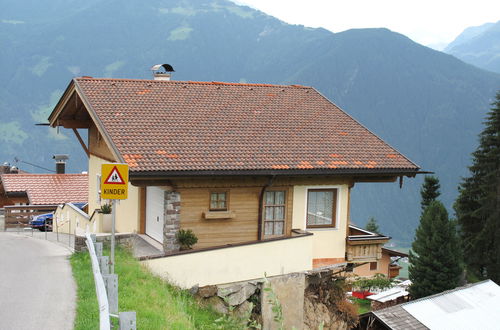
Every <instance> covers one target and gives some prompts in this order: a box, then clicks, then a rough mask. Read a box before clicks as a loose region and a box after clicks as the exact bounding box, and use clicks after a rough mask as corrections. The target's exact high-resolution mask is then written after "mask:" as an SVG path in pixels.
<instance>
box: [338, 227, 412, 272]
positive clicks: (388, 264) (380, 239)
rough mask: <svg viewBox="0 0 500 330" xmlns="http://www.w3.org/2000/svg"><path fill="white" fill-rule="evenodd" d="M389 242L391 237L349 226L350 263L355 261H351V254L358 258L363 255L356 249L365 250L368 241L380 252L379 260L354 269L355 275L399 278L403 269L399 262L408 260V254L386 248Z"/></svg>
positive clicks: (348, 258) (348, 250)
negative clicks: (358, 243) (380, 275)
mask: <svg viewBox="0 0 500 330" xmlns="http://www.w3.org/2000/svg"><path fill="white" fill-rule="evenodd" d="M389 240H390V237H388V236H384V235H382V234H377V233H373V232H371V231H368V230H366V229H363V228H360V227H356V226H354V225H349V236H348V237H347V260H348V261H350V260H353V259H355V258H353V257H351V259H350V254H352V255H357V256H359V255H360V254H361V253H360V252H359V251H356V249H358V250H359V249H365V246H366V244H364V243H365V242H366V241H371V242H372V244H371V246H372V248H376V249H377V252H378V255H377V260H374V261H370V262H363V263H362V264H360V265H359V266H356V267H355V268H354V270H353V271H354V273H355V274H356V275H359V276H363V277H370V276H373V275H375V274H383V275H385V276H387V277H388V278H394V277H397V276H398V275H399V270H400V269H401V268H402V267H401V266H399V265H398V264H397V261H398V260H399V259H401V258H407V257H408V254H406V253H404V252H399V251H395V250H391V249H388V248H384V247H383V245H384V244H386V243H387V242H389ZM357 242H361V244H360V245H356V243H357ZM358 262H359V261H358Z"/></svg>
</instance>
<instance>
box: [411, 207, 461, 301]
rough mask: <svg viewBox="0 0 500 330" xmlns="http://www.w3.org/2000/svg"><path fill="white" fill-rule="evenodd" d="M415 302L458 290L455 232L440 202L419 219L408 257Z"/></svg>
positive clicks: (457, 252)
mask: <svg viewBox="0 0 500 330" xmlns="http://www.w3.org/2000/svg"><path fill="white" fill-rule="evenodd" d="M409 262H410V266H409V277H410V280H411V281H412V282H413V283H412V285H411V287H410V294H411V296H412V298H414V299H418V298H422V297H426V296H429V295H431V294H436V293H440V292H443V291H445V290H449V289H453V288H455V287H457V286H458V284H459V281H460V275H461V273H462V271H461V268H460V254H459V250H458V240H457V235H456V228H455V225H454V223H453V222H452V221H450V220H449V219H448V212H447V211H446V208H445V207H444V205H443V204H442V203H441V202H440V201H432V202H430V204H429V206H427V207H426V208H425V210H424V213H423V214H422V216H421V218H420V225H419V226H418V228H417V231H416V234H415V241H414V242H413V244H412V250H411V251H410V254H409Z"/></svg>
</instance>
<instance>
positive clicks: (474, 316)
mask: <svg viewBox="0 0 500 330" xmlns="http://www.w3.org/2000/svg"><path fill="white" fill-rule="evenodd" d="M401 307H402V308H404V309H405V310H406V311H407V312H408V313H410V314H411V315H412V316H413V317H415V318H416V319H417V320H419V321H420V322H421V323H422V324H424V325H425V326H427V327H428V328H430V329H454V330H455V329H500V323H499V321H498V315H499V313H500V286H498V285H496V284H495V283H494V282H493V281H491V280H487V281H483V282H479V283H476V284H472V285H469V286H466V287H461V288H458V289H455V290H451V291H447V292H444V293H442V294H439V295H434V296H430V297H428V298H423V299H419V300H416V301H414V302H409V303H406V304H404V305H401Z"/></svg>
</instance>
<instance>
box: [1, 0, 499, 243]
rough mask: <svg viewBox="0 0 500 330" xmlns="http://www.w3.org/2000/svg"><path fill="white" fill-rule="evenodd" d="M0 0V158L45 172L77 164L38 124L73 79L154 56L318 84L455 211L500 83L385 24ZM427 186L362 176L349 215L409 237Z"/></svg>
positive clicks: (145, 68) (180, 71)
mask: <svg viewBox="0 0 500 330" xmlns="http://www.w3.org/2000/svg"><path fill="white" fill-rule="evenodd" d="M3 7H4V8H3V12H2V14H1V15H2V16H1V22H2V23H0V24H1V25H0V26H1V29H0V42H1V44H2V45H6V47H3V51H2V52H1V53H0V60H1V61H0V70H1V71H2V72H3V77H4V79H2V80H0V113H1V114H2V116H3V118H6V119H4V120H2V122H1V123H0V143H1V145H2V148H1V150H0V160H1V161H4V160H8V161H11V162H12V159H13V158H14V157H15V156H17V157H19V158H20V159H23V160H27V161H30V162H33V163H36V164H40V165H43V166H45V167H50V168H52V166H53V165H52V159H51V156H52V154H54V153H69V154H70V155H71V160H70V163H69V168H70V170H73V171H76V170H78V171H80V170H84V169H85V167H86V163H85V158H84V154H83V151H81V148H80V146H79V145H78V142H77V141H76V139H75V138H74V137H73V136H72V134H70V133H71V132H69V131H66V132H63V130H62V131H61V133H62V134H56V132H55V131H53V130H49V129H48V128H46V127H40V126H34V124H35V123H37V122H43V121H45V120H46V117H47V115H48V113H49V112H50V111H51V108H52V106H53V105H54V104H55V102H56V101H57V99H58V97H59V96H60V95H61V93H62V91H63V90H64V88H65V87H66V86H67V84H68V83H69V80H70V79H71V78H72V77H73V76H81V75H89V76H96V77H103V76H104V77H123V78H144V79H148V78H150V77H151V74H150V72H149V68H150V67H151V65H152V64H156V63H170V64H172V65H173V66H174V68H175V70H176V72H175V74H174V77H173V78H174V79H176V80H201V81H233V82H234V81H236V82H238V81H246V82H253V83H282V84H303V85H310V86H314V87H315V88H316V89H318V90H319V91H320V92H321V93H323V94H324V95H325V96H326V97H328V98H329V99H331V100H332V101H333V102H335V103H336V104H338V105H339V106H341V107H342V108H343V109H344V110H346V111H347V112H348V113H349V114H351V115H352V116H353V117H354V118H356V119H358V120H359V121H360V122H361V123H363V124H364V125H365V126H367V127H368V128H369V129H370V130H372V131H373V132H374V133H375V134H377V135H379V136H380V137H382V138H383V139H384V140H386V141H387V142H388V143H389V144H391V145H393V146H394V147H396V148H397V149H398V150H399V151H401V152H402V153H403V154H405V155H407V156H408V157H409V158H410V159H412V160H413V161H415V162H416V163H417V164H419V165H420V166H421V167H422V168H423V169H425V170H431V171H435V172H436V173H437V175H439V176H440V178H441V181H442V190H443V199H444V201H445V203H446V204H447V205H448V206H450V205H451V203H452V201H453V199H454V197H455V195H456V186H457V183H458V181H459V178H460V176H462V175H465V174H466V165H468V164H469V154H470V152H471V151H473V150H474V148H475V146H476V144H477V138H476V135H477V134H478V133H479V131H480V129H481V122H482V120H483V116H484V114H485V113H486V111H487V109H488V108H489V103H490V100H492V98H493V96H494V94H495V91H496V90H497V89H500V75H498V74H493V73H488V72H485V71H483V70H480V69H476V68H474V67H472V66H470V65H467V64H464V63H463V62H461V61H459V60H457V59H456V58H454V57H452V56H450V55H446V54H443V53H440V52H437V51H433V50H431V49H429V48H426V47H423V46H421V45H419V44H416V43H414V42H412V41H411V40H410V39H408V38H406V37H405V36H402V35H400V34H397V33H393V32H391V31H389V30H386V29H362V30H350V31H346V32H342V33H336V34H334V33H331V32H329V31H326V30H324V29H310V28H306V27H303V26H297V25H289V24H286V23H284V22H281V21H279V20H277V19H275V18H273V17H270V16H268V15H265V14H264V13H262V12H259V11H255V10H253V9H250V8H248V7H240V6H236V5H234V4H233V3H231V2H228V1H222V0H221V1H194V0H192V1H187V0H184V1H175V0H152V1H148V2H147V4H143V3H142V2H135V1H131V0H126V1H118V0H110V1H104V0H92V1H86V2H78V1H74V0H65V1H63V0H48V1H44V2H43V3H41V2H37V1H34V0H23V1H18V2H11V3H8V4H5V5H3ZM23 8H30V10H23ZM49 131H50V133H47V132H49ZM25 169H26V170H28V171H33V170H34V169H32V168H29V167H27V168H25ZM35 170H36V169H35ZM421 181H422V180H421V179H409V180H405V185H404V187H403V189H402V190H400V189H399V186H398V185H397V184H396V183H394V184H362V185H357V186H356V187H355V188H354V190H353V195H354V200H353V201H352V204H351V205H352V219H353V221H354V222H355V223H357V224H359V225H364V223H365V222H366V221H367V219H368V218H369V217H370V216H375V218H376V219H377V220H378V222H379V223H380V224H381V229H382V230H383V231H384V232H385V233H387V234H389V235H391V236H393V237H395V238H396V239H398V240H401V241H404V242H409V241H410V240H411V239H412V237H413V230H414V228H415V225H416V224H417V223H418V217H419V194H418V191H419V188H420V183H421Z"/></svg>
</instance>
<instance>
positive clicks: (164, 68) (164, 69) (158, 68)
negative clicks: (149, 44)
mask: <svg viewBox="0 0 500 330" xmlns="http://www.w3.org/2000/svg"><path fill="white" fill-rule="evenodd" d="M151 71H152V72H153V79H154V80H164V81H169V80H170V77H172V72H175V70H174V68H173V67H172V66H171V65H170V64H156V65H153V66H152V67H151Z"/></svg>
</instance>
